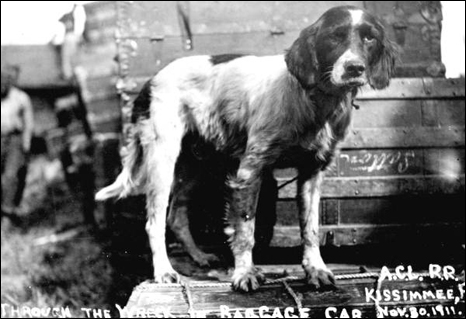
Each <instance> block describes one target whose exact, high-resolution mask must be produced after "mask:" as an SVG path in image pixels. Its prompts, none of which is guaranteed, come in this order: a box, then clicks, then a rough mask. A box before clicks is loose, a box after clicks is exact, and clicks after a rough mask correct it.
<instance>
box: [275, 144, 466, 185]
mask: <svg viewBox="0 0 466 319" xmlns="http://www.w3.org/2000/svg"><path fill="white" fill-rule="evenodd" d="M335 164H336V165H335ZM332 167H333V170H332V171H335V172H336V173H335V172H332V173H331V174H328V173H326V175H325V176H326V178H330V177H338V176H339V177H356V176H361V177H364V176H366V177H370V176H372V177H381V176H399V175H444V176H450V175H452V174H456V175H464V173H465V151H464V149H458V148H451V149H448V148H429V149H396V148H395V149H361V150H359V149H358V150H348V149H343V150H341V151H340V153H339V154H338V155H337V157H336V159H335V163H334V164H332ZM297 175H298V172H297V170H296V169H294V168H287V169H276V170H274V176H275V178H276V179H278V180H279V181H281V183H280V185H282V183H286V181H288V180H291V179H293V178H295V177H296V176H297Z"/></svg>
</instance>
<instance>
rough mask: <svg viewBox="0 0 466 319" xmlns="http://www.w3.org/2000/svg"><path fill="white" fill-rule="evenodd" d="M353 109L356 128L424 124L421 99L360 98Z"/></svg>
mask: <svg viewBox="0 0 466 319" xmlns="http://www.w3.org/2000/svg"><path fill="white" fill-rule="evenodd" d="M356 104H358V106H359V110H354V111H353V119H352V126H353V127H354V128H381V127H418V126H422V113H421V112H422V102H421V101H420V100H360V101H358V102H356Z"/></svg>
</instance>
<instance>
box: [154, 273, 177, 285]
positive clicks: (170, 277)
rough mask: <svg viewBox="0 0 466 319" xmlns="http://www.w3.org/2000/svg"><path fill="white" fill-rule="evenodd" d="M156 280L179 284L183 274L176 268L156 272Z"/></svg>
mask: <svg viewBox="0 0 466 319" xmlns="http://www.w3.org/2000/svg"><path fill="white" fill-rule="evenodd" d="M154 282H155V283H156V284H179V283H180V282H181V276H180V274H178V273H177V272H176V271H174V270H170V271H164V272H155V273H154Z"/></svg>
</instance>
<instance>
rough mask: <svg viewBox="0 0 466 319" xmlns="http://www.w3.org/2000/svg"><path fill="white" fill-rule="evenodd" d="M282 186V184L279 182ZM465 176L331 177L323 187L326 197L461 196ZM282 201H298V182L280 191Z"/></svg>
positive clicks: (323, 195) (325, 181) (324, 196)
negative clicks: (459, 194)
mask: <svg viewBox="0 0 466 319" xmlns="http://www.w3.org/2000/svg"><path fill="white" fill-rule="evenodd" d="M279 184H280V183H279ZM464 186H465V185H464V175H461V176H456V177H455V178H451V177H449V176H429V177H410V176H404V177H377V178H374V177H358V178H346V177H341V178H327V179H325V180H324V182H323V185H322V197H323V198H348V197H381V196H399V195H408V194H409V195H423V194H431V195H433V194H457V193H459V192H461V191H464ZM279 198H283V199H292V198H296V183H292V184H288V185H286V186H285V187H283V188H281V189H280V190H279Z"/></svg>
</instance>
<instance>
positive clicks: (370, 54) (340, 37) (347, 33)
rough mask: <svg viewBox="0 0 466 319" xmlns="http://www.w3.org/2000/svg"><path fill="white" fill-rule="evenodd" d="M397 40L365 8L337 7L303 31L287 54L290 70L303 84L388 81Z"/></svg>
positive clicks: (326, 86)
mask: <svg viewBox="0 0 466 319" xmlns="http://www.w3.org/2000/svg"><path fill="white" fill-rule="evenodd" d="M396 57H397V49H396V45H395V44H393V43H392V42H391V41H390V40H389V39H388V37H387V34H386V32H385V30H384V27H383V26H382V24H381V23H380V22H378V20H377V19H376V18H375V17H374V16H372V15H370V14H369V13H367V12H366V11H363V10H361V9H358V8H356V7H351V6H344V7H335V8H332V9H330V10H328V11H327V12H325V13H324V14H323V15H322V17H321V18H320V19H319V20H318V21H317V22H316V23H314V24H313V25H311V26H309V27H307V28H306V29H304V30H302V31H301V33H300V35H299V37H298V39H297V40H296V41H295V42H294V43H293V45H292V46H291V48H290V49H289V50H288V52H287V53H286V56H285V60H286V63H287V66H288V70H289V71H290V72H291V73H292V74H293V75H294V76H295V77H296V78H297V79H298V81H299V82H300V83H301V85H302V86H303V87H305V88H311V87H313V86H315V85H316V84H320V86H321V87H322V88H324V89H352V88H355V87H359V86H362V85H364V84H366V83H369V84H370V85H371V86H372V87H373V88H375V89H383V88H385V87H386V86H388V84H389V81H390V77H391V75H392V73H393V71H394V68H395V60H396Z"/></svg>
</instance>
